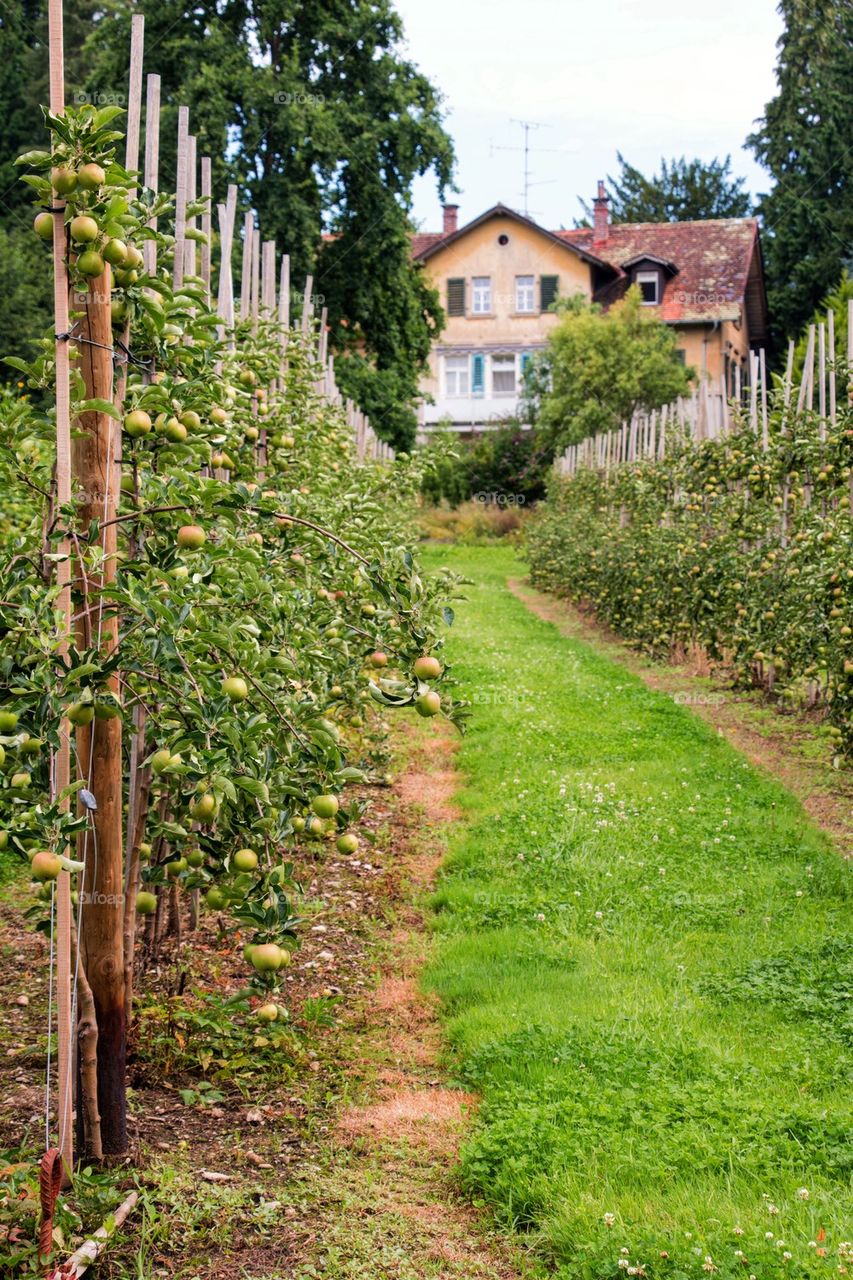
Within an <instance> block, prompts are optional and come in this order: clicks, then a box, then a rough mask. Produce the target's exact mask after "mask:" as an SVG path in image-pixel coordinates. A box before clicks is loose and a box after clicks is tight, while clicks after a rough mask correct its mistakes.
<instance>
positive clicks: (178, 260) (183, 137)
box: [172, 107, 190, 289]
mask: <svg viewBox="0 0 853 1280" xmlns="http://www.w3.org/2000/svg"><path fill="white" fill-rule="evenodd" d="M189 138H190V109H189V107H178V172H177V178H176V189H175V257H174V264H173V266H172V285H173V287H174V288H175V289H179V288H180V287H181V285H182V284H183V282H184V247H185V239H184V236H185V233H186V228H187V170H188V166H189V149H190V144H189Z"/></svg>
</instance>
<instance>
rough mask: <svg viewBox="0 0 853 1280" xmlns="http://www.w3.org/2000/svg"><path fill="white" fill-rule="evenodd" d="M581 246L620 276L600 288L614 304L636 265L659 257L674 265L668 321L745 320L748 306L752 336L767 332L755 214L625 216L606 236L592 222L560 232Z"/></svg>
mask: <svg viewBox="0 0 853 1280" xmlns="http://www.w3.org/2000/svg"><path fill="white" fill-rule="evenodd" d="M557 235H558V236H559V237H560V238H561V239H563V240H566V241H567V242H568V243H570V244H574V245H577V246H578V248H581V249H587V248H590V247H592V246H593V244H594V248H595V252H596V254H598V255H599V256H600V257H602V258H604V259H605V261H606V262H608V263H609V264H610V265H611V266H612V267H614V268H615V269H616V270H617V271H618V272H619V275H618V277H617V279H616V280H614V281H610V282H607V283H606V284H604V285H603V286H602V287H601V288H599V289H598V290H597V291H596V294H595V300H596V302H601V303H602V304H603V305H604V306H609V305H610V304H611V303H613V302H615V301H616V300H617V299H618V298H620V297H621V296H622V295H623V294H624V293H625V291H626V290H627V288H628V286H629V284H630V275H629V272H630V270H631V267H632V266H634V265H635V264H637V263H638V262H639V261H640V260H641V259H647V260H648V259H650V258H651V259H656V260H657V261H659V262H661V263H666V264H667V265H668V266H670V267H675V268H676V274H675V275H674V276H671V277H669V278H667V279H665V280H664V290H663V296H662V298H661V303H660V316H661V319H662V320H665V321H667V322H668V323H669V324H700V323H704V324H707V323H709V322H712V321H714V320H737V319H740V314H741V308H742V307H745V308H746V310H747V318H748V322H749V330H750V337H751V339H753V340H757V339H760V338H763V337H764V336H765V335H766V328H767V303H766V299H765V296H764V288H763V275H762V271H761V247H760V243H759V239H758V222H757V220H756V219H755V218H709V219H708V220H707V221H703V222H624V223H616V224H614V225H611V226H609V227H608V228H607V239H606V240H594V232H593V230H592V228H587V227H584V228H582V229H577V230H574V231H558V232H557Z"/></svg>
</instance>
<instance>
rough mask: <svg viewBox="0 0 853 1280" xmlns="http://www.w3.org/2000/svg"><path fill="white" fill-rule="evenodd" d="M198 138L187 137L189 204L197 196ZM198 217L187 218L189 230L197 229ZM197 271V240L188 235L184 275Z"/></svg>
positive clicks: (185, 242) (186, 179)
mask: <svg viewBox="0 0 853 1280" xmlns="http://www.w3.org/2000/svg"><path fill="white" fill-rule="evenodd" d="M197 167H198V166H197V165H196V140H195V135H194V134H190V135H189V136H188V138H187V172H186V178H185V181H186V186H187V204H192V203H193V201H194V200H195V198H196V173H197ZM197 221H198V220H197V218H196V217H195V215H193V216H192V217H191V218H187V230H188V231H195V230H196V229H197ZM195 273H196V253H195V240H194V239H193V238H192V237H191V236H188V237H187V238H186V239H185V240H184V275H188V276H194V275H195Z"/></svg>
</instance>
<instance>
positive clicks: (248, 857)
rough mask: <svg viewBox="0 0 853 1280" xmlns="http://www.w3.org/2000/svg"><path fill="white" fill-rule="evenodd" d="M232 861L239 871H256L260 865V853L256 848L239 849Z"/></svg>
mask: <svg viewBox="0 0 853 1280" xmlns="http://www.w3.org/2000/svg"><path fill="white" fill-rule="evenodd" d="M231 863H232V866H234V867H235V868H236V870H237V871H254V870H256V868H257V865H258V855H257V854H256V853H255V851H254V849H238V850H237V852H236V853H235V854H234V857H233V858H232V859H231Z"/></svg>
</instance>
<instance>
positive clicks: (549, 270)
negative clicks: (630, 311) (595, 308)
mask: <svg viewBox="0 0 853 1280" xmlns="http://www.w3.org/2000/svg"><path fill="white" fill-rule="evenodd" d="M501 235H506V236H508V237H509V242H508V244H506V245H501V244H500V243H499V242H498V237H499V236H501ZM424 265H425V270H426V272H427V274H428V275H429V278H430V280H431V282H432V283H433V285H434V286H435V288H437V289H438V292H439V296H440V298H441V302H442V305H443V306H445V307H446V305H447V281H448V279H455V278H460V277H461V278H464V280H465V306H466V312H467V314H466V315H464V316H448V317H447V324H446V327H445V329H444V331H443V332H442V334H441V336H440V338H439V341H438V346H439V347H440V348H444V347H455V346H459V347H464V348H465V349H466V350H467V349H472V350H476V349H478V348H480V347H482V348H484V349H491V350H494V348H495V346H496V345H500V344H502V343H506V344H507V346H508V347H510V348H517V347H519V346H537V345H542V344H543V343H544V342H545V339H546V337H547V335H548V333H549V332H550V330H551V329H552V328H553V326H554V325H555V324H556V323H557V317H556V316H555V315H553V314H551V313H547V312H546V313H542V312H540V311H539V310H536V311H534V312H532V313H529V314H523V315H518V314H516V312H515V277H516V276H528V275H532V276H534V277H535V301H536V306H537V308H538V306H539V280H540V277H541V276H543V275H545V276H557V277H558V279H559V294H560V296H561V297H568V296H569V295H571V294H573V293H583V294H585V295H586V296H587V297H589V296H590V294H591V288H590V269H589V266H588V264H587V263H586V262H584V261H583V260H582V259H581V258H579V257H577V255H576V254H574V253H572V252H571V250H568V249H564V248H563V247H562V246H561V245H558V244H555V243H554V242H553V241H550V240H549V239H548V238H547V237H546V236H543V235H539V234H537V232H536V231H534V230H533V229H532V228H530V227H525V226H523V225H521V224H520V223H518V222H516V221H515V220H514V219H513V218H507V217H503V216H500V215H497V216H495V217H494V218H490V219H489V220H488V221H487V222H485V223H483V224H482V225H481V226H479V227H475V228H473V230H471V231H469V232H468V233H467V234H466V235H464V236H463V237H462V238H461V239H460V240H457V241H456V242H455V243H454V244H452V245H449V246H448V247H447V248H446V249H441V250H440V251H439V252H438V253H436V254H435V255H434V256H433V257H431V258H430V259H429V260H428V261H427V262H426V263H425V264H424ZM474 276H489V277H491V281H492V314H491V315H488V316H482V315H473V314H472V312H471V307H472V301H473V298H472V288H471V280H472V277H474ZM430 368H431V374H432V376H431V377H430V378H428V379H426V380H425V381H424V384H423V385H424V390H426V391H428V392H429V393H431V394H436V393H437V391H438V380H437V369H438V356H437V353H436V352H435V351H433V353H432V356H431V358H430Z"/></svg>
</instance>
